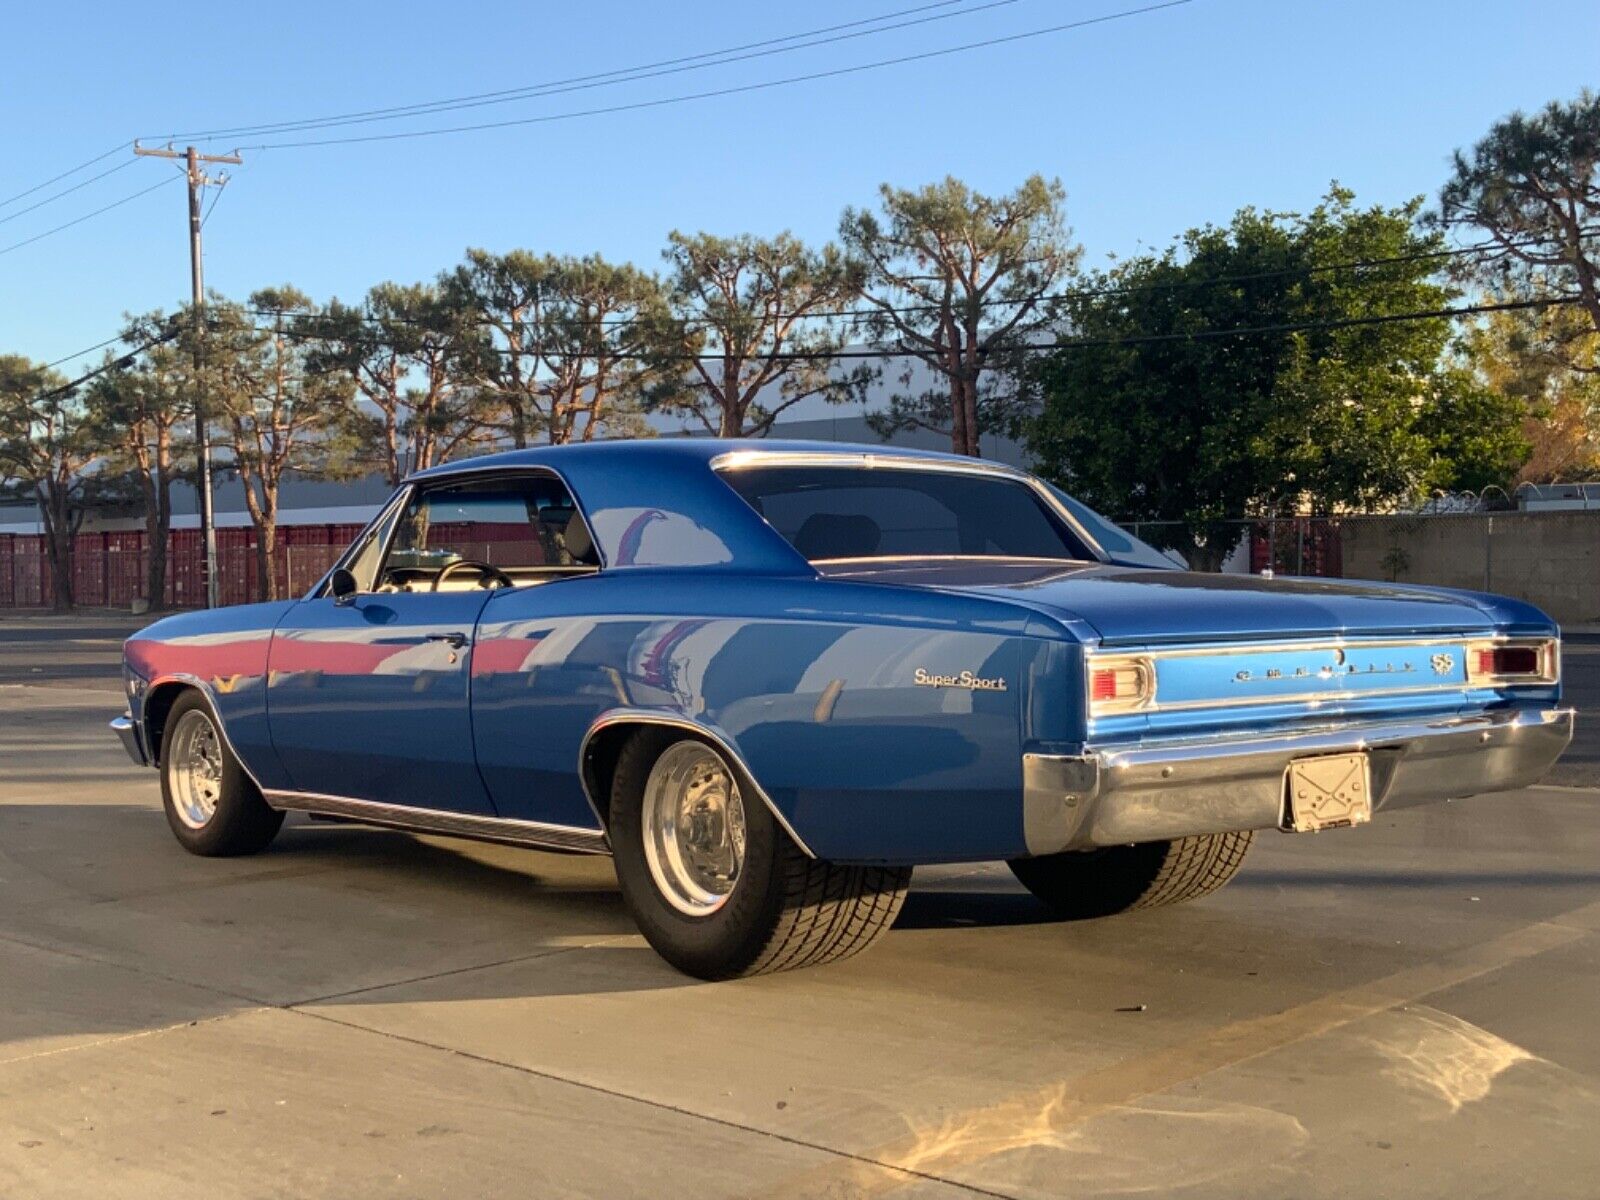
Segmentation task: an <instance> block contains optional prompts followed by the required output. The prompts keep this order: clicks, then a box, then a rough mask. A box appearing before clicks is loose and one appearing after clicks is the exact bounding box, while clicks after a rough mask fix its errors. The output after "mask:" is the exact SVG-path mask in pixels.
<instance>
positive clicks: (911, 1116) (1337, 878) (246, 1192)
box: [0, 618, 1600, 1200]
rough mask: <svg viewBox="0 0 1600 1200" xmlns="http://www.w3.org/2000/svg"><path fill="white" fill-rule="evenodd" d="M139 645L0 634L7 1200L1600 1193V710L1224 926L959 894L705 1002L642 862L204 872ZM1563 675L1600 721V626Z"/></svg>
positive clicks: (985, 874) (1286, 880)
mask: <svg viewBox="0 0 1600 1200" xmlns="http://www.w3.org/2000/svg"><path fill="white" fill-rule="evenodd" d="M135 624H136V622H130V621H128V620H126V619H113V618H78V619H76V620H74V621H70V622H61V621H51V620H45V619H17V618H12V619H7V620H0V1197H5V1198H6V1200H12V1198H21V1197H45V1196H71V1197H95V1198H97V1200H98V1198H110V1197H153V1196H159V1197H163V1198H169V1197H188V1196H195V1197H207V1198H213V1197H234V1196H240V1197H276V1196H282V1197H308V1196H317V1197H322V1196H328V1197H341V1198H347V1197H366V1196H382V1197H391V1196H393V1197H432V1196H441V1197H443V1196H448V1197H467V1196H530V1197H533V1196H537V1197H544V1196H566V1195H584V1196H597V1197H622V1196H640V1197H675V1196H693V1197H696V1198H697V1200H702V1198H709V1197H720V1196H730V1197H735V1196H737V1197H744V1196H773V1197H780V1196H781V1197H854V1196H873V1197H876V1196H885V1197H924V1196H926V1197H960V1196H970V1195H983V1196H1007V1197H1029V1196H1125V1195H1132V1194H1151V1193H1154V1194H1159V1195H1178V1196H1184V1197H1262V1198H1265V1197H1276V1198H1281V1197H1333V1196H1373V1195H1406V1196H1441V1197H1442V1196H1451V1197H1478V1196H1518V1197H1523V1196H1539V1197H1592V1196H1593V1195H1594V1194H1595V1190H1596V1184H1595V1180H1596V1178H1600V1138H1596V1137H1595V1131H1596V1130H1597V1129H1600V1038H1597V1037H1596V1036H1595V1010H1596V1002H1597V999H1600V866H1597V863H1600V736H1597V731H1596V729H1595V728H1594V726H1595V724H1596V722H1592V721H1591V722H1588V723H1585V722H1582V721H1580V728H1581V729H1582V731H1583V732H1582V733H1581V734H1580V738H1581V741H1580V743H1579V744H1578V745H1575V746H1574V748H1573V750H1572V751H1571V752H1569V754H1570V757H1569V759H1568V760H1567V761H1566V762H1564V763H1563V764H1562V765H1560V766H1558V768H1557V770H1556V773H1555V774H1554V775H1553V776H1552V777H1551V780H1550V782H1549V784H1548V785H1545V786H1540V787H1536V788H1532V789H1529V790H1527V791H1523V792H1518V793H1515V794H1510V795H1505V796H1499V797H1489V798H1483V799H1477V800H1469V801H1464V802H1458V803H1453V804H1447V805H1438V806H1434V807H1429V808H1423V809H1415V810H1411V811H1408V812H1402V813H1396V814H1393V815H1389V816H1380V817H1379V819H1378V820H1377V821H1376V822H1374V824H1373V825H1372V826H1371V827H1368V828H1366V829H1363V830H1359V831H1354V832H1340V833H1330V834H1323V835H1318V836H1303V837H1292V836H1288V835H1277V834H1268V835H1262V836H1261V837H1260V838H1258V840H1257V843H1256V846H1255V848H1254V849H1253V850H1252V852H1251V858H1250V862H1249V864H1248V866H1247V868H1246V870H1245V872H1244V874H1243V875H1241V877H1240V878H1239V879H1238V880H1237V881H1236V882H1235V883H1234V884H1233V885H1231V886H1230V887H1229V888H1227V889H1225V890H1224V891H1223V892H1221V893H1219V894H1218V895H1216V896H1214V897H1212V898H1209V899H1207V900H1205V901H1202V902H1199V903H1196V904H1193V905H1190V906H1187V907H1180V908H1172V909H1166V910H1156V911H1152V912H1147V913H1142V914H1136V915H1130V916H1127V917H1121V918H1113V919H1109V920H1104V921H1098V922H1084V923H1077V924H1062V923H1057V922H1053V921H1052V920H1050V919H1049V918H1048V916H1047V914H1046V912H1045V910H1044V909H1043V908H1042V907H1041V906H1039V905H1038V904H1037V903H1036V902H1035V901H1033V900H1032V899H1031V898H1030V897H1029V896H1027V895H1026V894H1025V893H1024V892H1023V891H1022V890H1021V888H1020V887H1019V886H1017V885H1016V884H1015V883H1014V882H1013V881H1012V879H1011V876H1010V875H1009V873H1008V872H1006V871H1005V869H1004V867H999V866H996V867H983V868H977V869H974V868H950V869H941V870H927V871H922V872H919V873H918V875H917V878H916V882H915V883H914V885H913V892H912V896H911V899H910V900H909V902H908V903H907V905H906V909H905V912H904V914H903V916H902V918H901V920H900V922H899V923H898V925H897V926H896V928H895V929H894V930H893V931H892V932H891V933H890V934H889V935H888V936H887V937H886V938H885V939H884V941H883V942H882V943H881V944H880V945H879V946H878V947H876V948H875V949H874V950H872V951H871V952H869V953H868V954H866V955H864V956H862V957H860V958H857V959H854V960H851V961H849V962H847V963H844V964H840V965H837V966H834V967H828V968H822V969H817V970H813V971H808V972H797V973H793V974H786V975H778V976H773V977H767V978H762V979H755V980H748V981H742V982H738V983H732V984H715V985H710V984H699V983H695V982H693V981H690V980H688V979H686V978H684V977H682V976H680V975H677V974H676V973H674V972H673V971H672V970H671V969H670V968H668V967H667V966H665V965H664V964H663V963H662V962H660V961H659V960H658V959H657V958H656V957H655V955H654V954H653V953H652V952H651V951H650V950H649V949H648V948H647V947H646V946H645V944H644V942H643V940H642V939H641V938H640V937H639V936H638V935H637V934H636V933H635V932H634V931H633V928H632V925H631V923H630V921H629V919H628V916H627V914H626V913H625V912H624V910H623V908H622V905H621V902H620V899H619V897H618V894H617V890H616V885H615V880H614V877H613V875H612V872H611V869H610V865H609V863H608V862H607V861H605V860H600V859H589V858H571V857H562V856H556V855H545V854H538V853H533V852H528V851H521V850H513V849H506V848H499V847H488V846H478V845H473V844H469V843H463V842H453V841H450V840H448V839H436V838H417V837H411V836H407V835H404V834H399V833H392V832H384V831H379V830H367V829H358V828H354V827H337V826H318V825H312V824H309V823H306V822H303V821H300V820H299V819H291V823H290V825H289V826H288V827H287V828H286V830H285V832H284V834H283V835H281V836H280V837H279V839H278V840H277V842H276V843H275V844H274V845H273V846H272V848H271V849H270V850H269V851H268V852H266V853H265V854H263V855H261V856H259V857H257V858H252V859H243V860H231V861H229V860H203V859H198V858H193V857H190V856H188V855H186V854H185V853H183V851H181V850H180V849H179V847H178V845H177V844H176V842H175V841H174V840H173V839H172V837H171V835H170V833H169V832H168V831H167V828H166V825H165V822H164V820H163V817H162V815H161V811H160V805H159V798H158V793H157V788H156V780H155V776H154V773H152V772H149V771H143V770H140V769H138V768H135V767H133V766H132V765H131V764H130V763H129V762H128V761H127V759H126V758H125V757H124V756H123V753H122V751H121V748H120V746H119V745H118V744H117V743H116V740H115V738H114V737H113V736H112V735H111V734H110V732H109V731H108V730H107V729H106V725H105V723H106V721H107V720H108V719H109V718H110V717H112V716H114V715H116V714H117V713H118V712H120V711H121V699H120V695H119V691H118V684H117V678H116V668H115V663H116V656H117V652H118V645H119V643H120V639H121V637H123V636H125V634H126V632H127V631H129V630H130V629H132V628H133V627H134V626H135ZM1566 663H1567V675H1568V681H1569V692H1570V693H1571V695H1572V697H1573V699H1574V700H1576V701H1577V702H1578V703H1579V705H1580V706H1581V707H1584V708H1586V709H1589V710H1590V711H1594V712H1596V713H1600V636H1592V635H1591V636H1587V637H1586V636H1582V635H1580V636H1578V637H1575V638H1574V639H1572V640H1571V641H1570V642H1569V647H1568V654H1567V660H1566Z"/></svg>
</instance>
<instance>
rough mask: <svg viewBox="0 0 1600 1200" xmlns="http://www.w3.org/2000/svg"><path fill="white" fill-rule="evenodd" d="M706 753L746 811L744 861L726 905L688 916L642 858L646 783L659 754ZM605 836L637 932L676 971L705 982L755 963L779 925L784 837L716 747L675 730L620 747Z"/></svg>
mask: <svg viewBox="0 0 1600 1200" xmlns="http://www.w3.org/2000/svg"><path fill="white" fill-rule="evenodd" d="M683 741H692V742H695V743H697V744H699V745H703V746H706V747H708V748H709V749H710V750H711V751H712V752H713V753H714V754H716V755H717V757H718V758H719V759H721V760H722V764H723V766H724V767H725V768H726V769H727V770H728V772H729V774H730V776H731V777H732V778H733V779H734V780H735V781H736V782H737V783H738V785H739V798H740V801H741V802H742V803H743V806H744V820H745V858H744V864H743V866H742V867H741V869H740V872H739V880H738V882H737V883H735V884H734V888H733V891H732V893H731V894H730V895H729V896H728V899H727V901H726V902H725V903H723V904H722V905H721V907H719V908H718V909H717V910H716V911H715V912H712V913H708V914H706V915H705V916H698V917H696V916H690V915H688V914H687V913H684V912H681V911H680V910H679V909H677V908H675V907H674V906H673V905H672V904H671V903H670V902H669V901H668V900H667V899H666V897H664V896H663V895H662V894H661V890H660V888H659V887H658V885H657V884H656V881H655V876H654V875H653V873H652V872H651V870H650V865H649V863H648V861H647V860H646V858H645V850H644V839H645V832H644V820H643V798H644V785H645V781H646V780H647V779H648V778H649V776H650V770H651V768H652V767H653V766H654V765H655V762H656V760H657V759H658V758H660V756H661V755H662V753H664V752H665V751H666V750H668V749H670V748H671V747H672V746H675V745H677V744H678V743H679V742H683ZM610 836H611V848H612V855H613V858H614V861H615V865H616V871H617V881H618V883H620V884H621V886H622V894H623V898H624V899H625V900H626V901H627V904H628V907H629V909H630V910H631V911H632V913H633V916H634V919H635V921H637V922H638V925H639V930H640V932H641V933H643V934H644V936H645V939H646V940H647V941H648V942H649V943H650V945H651V946H652V947H654V948H655V950H656V952H657V953H658V954H660V955H661V957H662V958H664V959H666V960H667V961H668V962H669V963H671V964H672V965H673V966H675V967H677V968H678V969H679V970H681V971H684V972H686V973H688V974H690V975H694V976H697V977H699V978H702V979H720V978H727V977H729V976H732V975H737V974H739V973H740V972H741V971H742V970H744V969H745V968H746V967H748V966H749V965H750V963H752V962H754V961H755V959H756V957H757V956H758V955H759V954H760V953H761V951H762V949H763V947H764V946H765V945H766V943H767V940H768V938H769V937H770V935H771V933H772V930H773V928H774V927H775V926H776V924H777V920H778V915H779V912H780V909H781V905H782V890H781V887H780V886H779V884H780V882H781V874H782V858H783V856H784V854H785V852H786V850H787V848H788V843H787V835H786V834H784V832H783V830H782V829H781V828H779V826H778V823H777V821H775V820H774V819H773V817H772V814H771V813H770V812H769V811H768V810H767V806H766V805H765V804H764V803H762V802H761V801H760V799H758V798H757V797H756V796H755V795H754V794H753V789H752V788H751V786H750V784H749V781H748V780H747V779H746V778H745V776H744V773H743V772H742V771H739V770H738V769H737V768H736V767H735V766H734V765H733V764H732V763H730V762H729V761H728V757H727V755H726V754H724V753H723V751H722V750H721V749H720V748H719V747H718V746H716V745H713V744H712V743H711V742H709V741H707V740H706V739H704V738H697V737H693V736H692V735H690V734H687V733H683V732H680V731H677V730H667V731H662V730H642V731H640V732H639V733H637V734H635V735H634V736H633V738H632V739H630V740H629V742H628V744H627V745H626V746H624V747H623V750H622V754H621V756H620V758H619V759H618V761H617V769H616V772H615V774H614V776H613V780H612V789H611V821H610Z"/></svg>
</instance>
